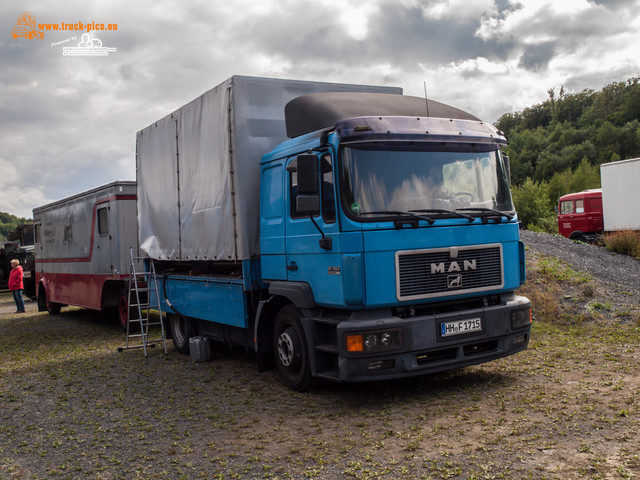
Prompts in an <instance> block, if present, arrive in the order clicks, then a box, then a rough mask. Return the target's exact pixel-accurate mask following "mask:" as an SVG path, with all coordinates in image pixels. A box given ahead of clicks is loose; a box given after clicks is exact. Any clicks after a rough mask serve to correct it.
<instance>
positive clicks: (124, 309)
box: [116, 290, 133, 331]
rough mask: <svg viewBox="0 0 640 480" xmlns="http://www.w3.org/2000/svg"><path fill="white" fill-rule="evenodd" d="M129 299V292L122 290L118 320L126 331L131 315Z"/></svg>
mask: <svg viewBox="0 0 640 480" xmlns="http://www.w3.org/2000/svg"><path fill="white" fill-rule="evenodd" d="M128 297H129V295H128V294H127V291H126V290H122V291H121V292H120V295H119V296H118V306H117V307H116V320H117V322H118V324H119V325H120V327H121V328H122V329H123V330H124V331H127V321H128V317H129V315H130V310H129V298H128ZM131 313H133V312H131Z"/></svg>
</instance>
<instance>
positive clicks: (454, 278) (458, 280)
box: [447, 274, 462, 288]
mask: <svg viewBox="0 0 640 480" xmlns="http://www.w3.org/2000/svg"><path fill="white" fill-rule="evenodd" d="M460 287H462V275H461V274H458V275H447V288H460Z"/></svg>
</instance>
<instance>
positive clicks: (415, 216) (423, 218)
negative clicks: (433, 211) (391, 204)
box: [358, 210, 435, 225]
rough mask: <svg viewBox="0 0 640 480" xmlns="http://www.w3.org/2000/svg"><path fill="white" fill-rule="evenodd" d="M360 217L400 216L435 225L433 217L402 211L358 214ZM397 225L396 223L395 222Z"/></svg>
mask: <svg viewBox="0 0 640 480" xmlns="http://www.w3.org/2000/svg"><path fill="white" fill-rule="evenodd" d="M358 215H398V216H408V217H412V218H415V219H418V220H424V221H425V222H428V223H429V225H433V224H434V223H435V220H434V219H433V218H431V217H427V216H424V215H416V214H415V213H412V212H403V211H401V210H380V211H376V212H358ZM394 223H396V222H394Z"/></svg>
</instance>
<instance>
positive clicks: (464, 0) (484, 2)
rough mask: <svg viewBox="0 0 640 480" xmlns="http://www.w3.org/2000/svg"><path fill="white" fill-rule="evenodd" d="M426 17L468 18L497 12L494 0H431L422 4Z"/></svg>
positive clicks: (437, 18)
mask: <svg viewBox="0 0 640 480" xmlns="http://www.w3.org/2000/svg"><path fill="white" fill-rule="evenodd" d="M422 11H423V15H424V16H425V17H426V18H429V19H434V20H441V19H456V20H468V19H472V18H481V17H484V16H486V15H495V14H497V13H498V9H497V6H496V4H495V2H494V0H431V1H429V2H427V3H426V4H423V5H422Z"/></svg>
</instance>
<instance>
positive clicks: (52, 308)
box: [38, 286, 62, 315]
mask: <svg viewBox="0 0 640 480" xmlns="http://www.w3.org/2000/svg"><path fill="white" fill-rule="evenodd" d="M61 308H62V305H61V304H59V303H55V302H50V301H49V300H48V299H47V292H46V291H45V289H44V287H43V286H41V287H40V291H39V293H38V311H39V312H44V311H45V310H46V311H47V312H49V315H57V314H58V313H60V309H61Z"/></svg>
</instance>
